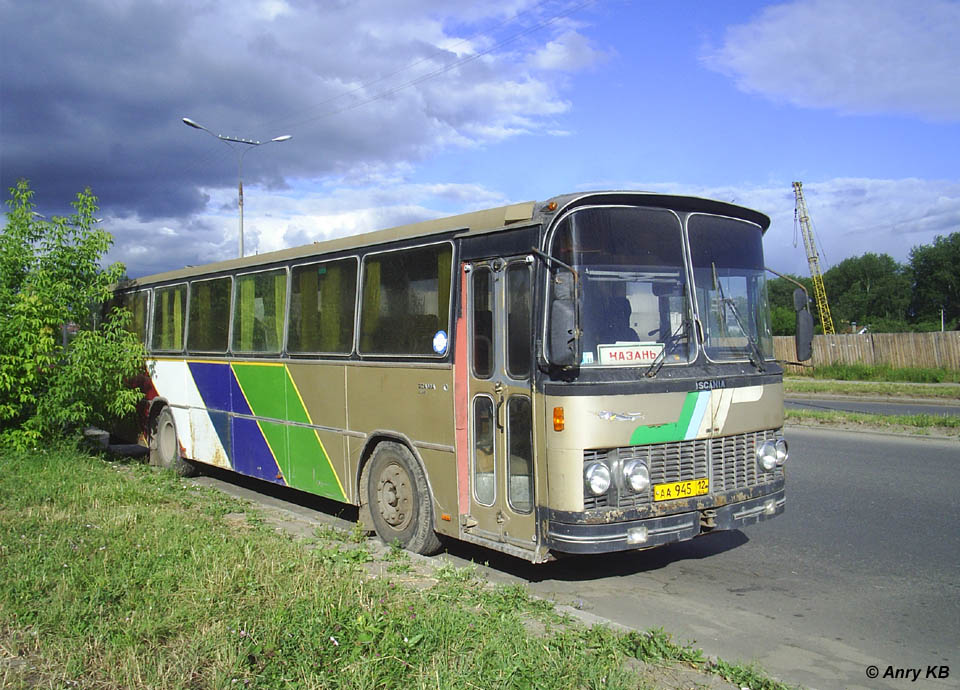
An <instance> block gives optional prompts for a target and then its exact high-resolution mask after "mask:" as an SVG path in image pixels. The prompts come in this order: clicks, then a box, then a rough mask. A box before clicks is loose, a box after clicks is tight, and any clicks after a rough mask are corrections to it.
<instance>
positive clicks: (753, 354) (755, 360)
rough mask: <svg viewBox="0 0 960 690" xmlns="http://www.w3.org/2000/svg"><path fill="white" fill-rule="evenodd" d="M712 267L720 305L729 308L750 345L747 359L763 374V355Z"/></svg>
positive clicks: (715, 268) (714, 266) (714, 268)
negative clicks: (725, 293) (724, 291)
mask: <svg viewBox="0 0 960 690" xmlns="http://www.w3.org/2000/svg"><path fill="white" fill-rule="evenodd" d="M711 265H712V266H713V285H714V288H715V289H716V290H719V292H720V303H721V304H723V305H726V306H729V307H730V311H731V312H732V313H733V318H735V319H736V320H737V326H739V327H740V331H741V332H742V333H743V335H744V336H746V338H747V343H748V344H749V345H750V350H749V352H748V353H747V357H748V358H749V359H750V363H751V364H752V365H753V366H755V367H756V368H757V371H759V372H761V373H762V372H764V371H766V368H765V367H764V366H763V353H762V352H760V346H759V345H758V344H757V341H756V340H754V338H753V336H752V335H750V331H748V330H747V327H746V326H744V325H743V319H742V318H740V310H739V309H737V305H736V303H735V302H734V301H733V298H732V297H727V296H726V295H724V294H723V283H721V282H720V281H719V280H718V279H717V265H716V264H711Z"/></svg>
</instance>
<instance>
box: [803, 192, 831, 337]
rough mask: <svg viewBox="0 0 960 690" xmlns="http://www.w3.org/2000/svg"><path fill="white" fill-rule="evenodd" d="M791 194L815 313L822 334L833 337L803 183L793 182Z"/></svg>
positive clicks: (828, 307)
mask: <svg viewBox="0 0 960 690" xmlns="http://www.w3.org/2000/svg"><path fill="white" fill-rule="evenodd" d="M793 192H794V194H795V195H796V197H797V205H796V208H794V211H793V218H794V221H798V222H799V223H800V232H801V234H803V246H804V247H805V248H806V250H807V263H809V264H810V277H811V278H813V294H814V297H815V298H816V300H817V311H819V312H820V323H821V324H823V332H824V333H825V334H827V335H833V334H834V333H835V332H836V331H834V330H833V319H832V318H831V316H830V305H829V304H827V291H826V289H825V288H824V287H823V273H821V272H820V255H819V254H817V245H816V243H815V242H814V241H813V228H812V227H810V212H809V211H807V202H806V201H804V199H803V183H802V182H794V183H793Z"/></svg>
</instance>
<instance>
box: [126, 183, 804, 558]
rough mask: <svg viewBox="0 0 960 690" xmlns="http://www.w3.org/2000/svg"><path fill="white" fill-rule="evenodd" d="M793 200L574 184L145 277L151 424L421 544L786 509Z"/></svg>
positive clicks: (596, 545)
mask: <svg viewBox="0 0 960 690" xmlns="http://www.w3.org/2000/svg"><path fill="white" fill-rule="evenodd" d="M769 224H770V220H769V218H768V217H767V216H765V215H764V214H762V213H759V212H757V211H753V210H750V209H747V208H743V207H740V206H736V205H733V204H729V203H724V202H720V201H713V200H708V199H701V198H695V197H689V196H677V195H663V194H654V193H644V192H628V191H623V192H589V193H576V194H567V195H562V196H557V197H554V198H552V199H549V200H548V201H545V202H529V203H520V204H512V205H509V206H504V207H501V208H494V209H488V210H482V211H477V212H473V213H467V214H464V215H458V216H453V217H449V218H442V219H436V220H429V221H426V222H421V223H416V224H412V225H405V226H402V227H396V228H391V229H386V230H380V231H377V232H372V233H368V234H363V235H357V236H354V237H345V238H340V239H332V240H329V241H324V242H317V243H314V244H310V245H307V246H303V247H297V248H292V249H284V250H281V251H276V252H272V253H267V254H261V255H258V256H251V257H245V258H238V259H233V260H228V261H223V262H220V263H214V264H210V265H206V266H196V267H187V268H183V269H179V270H174V271H169V272H166V273H161V274H157V275H153V276H149V277H145V278H140V279H136V280H133V281H129V282H128V283H125V284H124V285H123V286H121V287H119V288H118V289H117V292H116V299H115V301H116V302H117V303H119V304H121V305H123V306H126V307H127V308H129V309H130V311H131V312H132V313H133V316H134V318H133V319H132V326H131V328H133V329H134V330H135V331H136V332H137V333H138V335H139V336H140V337H141V338H142V339H143V342H144V344H145V345H146V349H147V353H148V358H147V369H148V373H147V374H145V377H144V382H143V391H144V399H143V403H142V406H141V424H142V434H141V440H142V442H143V443H144V444H146V445H148V447H149V456H150V461H151V462H152V463H154V464H156V465H160V466H162V467H167V468H172V469H174V470H176V471H178V472H180V473H182V474H187V473H189V472H191V471H194V470H196V469H197V468H198V467H202V466H203V465H213V466H216V467H220V468H224V469H228V470H232V471H234V472H238V473H241V474H244V475H249V476H251V477H256V478H258V479H261V480H265V481H267V482H273V483H276V484H281V485H284V486H288V487H292V488H294V489H298V490H301V491H306V492H309V493H312V494H318V495H320V496H324V497H326V498H329V499H333V500H335V501H340V502H344V503H348V504H352V505H354V506H357V507H358V508H359V520H360V521H361V522H362V523H363V525H364V526H365V527H366V528H368V529H372V530H373V531H375V532H376V534H377V535H379V537H380V538H381V539H382V540H383V541H384V542H386V543H388V544H394V543H399V544H400V545H402V546H403V547H405V548H406V549H409V550H411V551H413V552H417V553H421V554H432V553H436V552H437V551H439V550H440V549H441V546H442V542H441V540H442V539H445V538H447V539H456V540H461V541H465V542H470V543H472V544H477V545H481V546H484V547H488V548H490V549H494V550H497V551H501V552H505V553H508V554H512V555H514V556H517V557H520V558H523V559H527V560H529V561H531V562H533V563H541V562H545V561H549V560H552V559H554V558H556V557H558V556H561V555H565V554H595V553H605V552H612V551H622V550H639V549H646V548H650V547H655V546H660V545H663V544H668V543H671V542H676V541H681V540H687V539H691V538H693V537H697V536H699V535H703V534H706V533H709V532H713V531H717V530H729V529H737V528H741V527H744V526H747V525H750V524H752V523H755V522H758V521H761V520H767V519H769V518H772V517H774V516H777V515H780V514H781V513H783V512H784V506H785V493H784V484H785V483H784V463H785V462H786V460H787V455H788V452H787V442H786V440H785V439H784V437H783V417H784V415H783V370H782V367H781V366H780V364H778V363H777V361H775V360H774V356H773V338H772V336H771V326H770V309H769V305H768V302H767V296H766V287H765V286H766V283H765V273H764V263H763V249H762V237H763V234H764V232H765V231H766V230H767V228H768V226H769ZM795 302H797V309H798V322H799V320H800V319H799V316H800V315H802V314H805V318H806V317H809V312H808V310H807V306H806V301H804V300H795ZM801 302H802V304H801ZM808 320H809V319H808ZM811 323H812V321H811ZM807 330H809V329H807ZM798 332H799V331H798ZM804 337H806V338H807V339H808V340H809V334H807V335H806V336H804ZM801 340H802V337H801V336H798V342H797V346H798V351H799V350H801V349H803V348H806V349H807V350H809V344H808V343H807V344H805V343H803V342H801ZM808 356H809V355H808Z"/></svg>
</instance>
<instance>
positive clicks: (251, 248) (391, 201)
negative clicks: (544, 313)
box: [103, 175, 511, 278]
mask: <svg viewBox="0 0 960 690" xmlns="http://www.w3.org/2000/svg"><path fill="white" fill-rule="evenodd" d="M382 181H383V178H382V177H378V176H376V175H371V176H370V177H369V178H367V179H366V181H365V183H364V184H351V183H350V182H348V181H347V180H344V179H338V180H335V181H329V180H328V181H323V182H320V181H318V182H315V183H308V182H305V183H304V184H303V185H302V187H299V188H295V189H292V190H288V191H287V192H286V193H284V194H282V195H280V194H271V193H269V192H267V191H266V190H264V189H260V188H249V189H247V190H244V191H245V193H244V208H245V212H244V244H245V250H246V254H247V255H250V254H257V253H264V252H269V251H274V250H277V249H283V248H286V247H295V246H300V245H304V244H309V243H311V242H320V241H323V240H328V239H334V238H337V237H345V236H348V235H356V234H359V233H363V232H371V231H374V230H380V229H383V228H389V227H395V226H398V225H404V224H406V223H414V222H418V221H422V220H428V219H431V218H437V217H441V216H445V215H455V214H457V213H465V212H468V211H472V210H477V209H481V208H489V207H495V206H502V205H506V204H508V203H511V200H510V199H507V198H505V197H504V196H502V195H501V194H499V193H498V192H495V191H493V190H490V189H487V188H485V187H483V186H481V185H476V184H411V183H405V182H403V181H400V180H391V181H390V184H388V185H383V184H381V182H382ZM204 192H205V193H206V194H207V196H208V198H209V203H208V204H207V206H206V210H205V211H203V212H201V213H198V214H196V215H195V216H194V217H192V218H191V219H190V220H189V221H187V222H183V221H182V220H181V219H178V218H153V219H149V220H145V219H141V218H139V217H136V216H121V217H112V216H106V217H105V218H104V220H103V227H104V229H106V230H107V231H109V232H110V233H111V234H112V235H113V237H114V245H113V247H112V248H111V250H110V252H109V253H108V255H107V257H106V260H107V263H111V262H114V261H121V262H123V263H124V264H125V265H126V267H127V274H128V275H129V276H131V277H134V278H137V277H142V276H145V275H150V274H153V273H160V272H163V271H168V270H171V269H176V268H182V267H184V266H187V265H199V264H204V263H211V262H214V261H222V260H224V259H230V258H233V257H235V256H236V255H237V245H238V242H237V237H238V216H237V207H236V190H230V189H225V188H224V189H207V190H204Z"/></svg>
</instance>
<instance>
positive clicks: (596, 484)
mask: <svg viewBox="0 0 960 690" xmlns="http://www.w3.org/2000/svg"><path fill="white" fill-rule="evenodd" d="M583 483H584V486H585V487H586V488H587V491H589V492H590V493H591V494H593V495H594V496H601V495H603V494H605V493H607V490H608V489H609V488H610V468H609V467H607V466H606V465H605V464H603V463H602V462H592V463H590V464H589V465H587V467H586V469H584V471H583Z"/></svg>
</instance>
